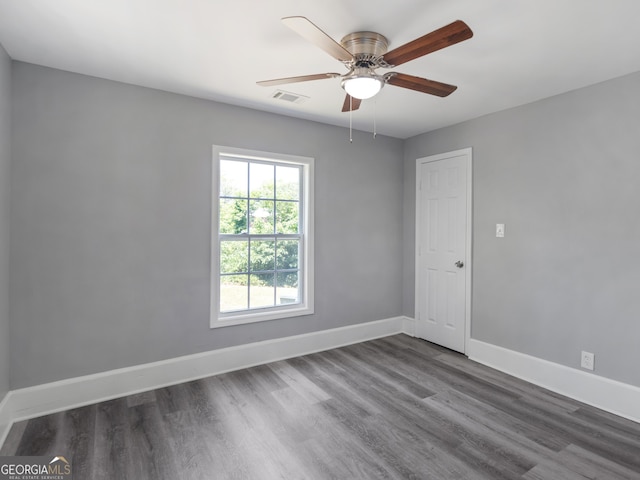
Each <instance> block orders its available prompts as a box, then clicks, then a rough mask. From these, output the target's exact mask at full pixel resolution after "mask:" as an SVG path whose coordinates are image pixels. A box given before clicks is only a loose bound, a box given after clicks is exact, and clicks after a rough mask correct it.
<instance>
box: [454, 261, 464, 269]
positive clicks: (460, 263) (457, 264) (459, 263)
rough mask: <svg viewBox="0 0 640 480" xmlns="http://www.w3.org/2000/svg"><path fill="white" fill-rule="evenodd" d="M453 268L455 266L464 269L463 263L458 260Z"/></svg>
mask: <svg viewBox="0 0 640 480" xmlns="http://www.w3.org/2000/svg"><path fill="white" fill-rule="evenodd" d="M455 266H456V267H458V268H462V267H464V263H463V262H462V261H461V260H458V261H457V262H456V263H455Z"/></svg>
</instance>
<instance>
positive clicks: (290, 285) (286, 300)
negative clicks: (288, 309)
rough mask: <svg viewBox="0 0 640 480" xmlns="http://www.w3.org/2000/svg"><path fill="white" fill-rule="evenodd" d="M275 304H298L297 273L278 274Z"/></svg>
mask: <svg viewBox="0 0 640 480" xmlns="http://www.w3.org/2000/svg"><path fill="white" fill-rule="evenodd" d="M276 275H277V287H276V302H277V303H278V305H287V304H291V303H300V297H299V290H298V272H278V273H277V274H276Z"/></svg>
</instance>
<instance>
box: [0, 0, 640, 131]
mask: <svg viewBox="0 0 640 480" xmlns="http://www.w3.org/2000/svg"><path fill="white" fill-rule="evenodd" d="M292 15H302V16H306V17H307V18H309V19H310V20H311V21H312V22H314V23H315V24H316V25H318V26H319V27H320V28H322V29H323V30H324V31H325V32H326V33H327V34H329V35H330V36H331V37H333V38H334V39H335V40H337V41H340V39H341V38H342V37H343V36H344V35H346V34H347V33H351V32H354V31H360V30H371V31H375V32H378V33H381V34H383V35H384V36H386V37H387V38H388V39H389V43H390V45H389V49H390V50H391V49H393V48H395V47H397V46H399V45H402V44H404V43H406V42H408V41H410V40H413V39H415V38H418V37H420V36H422V35H423V34H425V33H428V32H430V31H432V30H435V29H436V28H439V27H441V26H444V25H446V24H448V23H451V22H452V21H454V20H457V19H460V20H464V21H465V22H466V23H467V24H468V25H469V26H470V27H471V29H472V30H473V32H474V37H473V38H471V39H470V40H467V41H464V42H462V43H459V44H457V45H454V46H451V47H449V48H446V49H443V50H440V51H438V52H435V53H432V54H430V55H427V56H425V57H422V58H419V59H416V60H413V61H411V62H408V63H406V64H404V65H401V66H400V67H397V68H395V69H394V70H396V71H400V72H403V73H408V74H411V75H417V76H421V77H426V78H430V79H433V80H438V81H441V82H445V83H450V84H453V85H457V86H458V90H457V91H455V92H454V93H453V94H452V95H451V96H449V97H446V98H439V97H433V96H430V95H425V94H422V93H418V92H414V91H411V90H405V89H401V88H398V87H393V86H390V85H388V86H386V87H385V88H384V89H383V90H382V92H381V93H380V94H379V95H378V96H377V97H376V99H375V101H374V100H365V101H364V102H363V103H362V106H361V108H360V110H358V111H356V112H354V114H353V126H354V128H357V129H359V130H365V131H373V125H374V120H375V122H376V126H377V131H378V133H380V134H385V135H390V136H393V137H398V138H407V137H410V136H412V135H416V134H419V133H423V132H426V131H430V130H434V129H436V128H439V127H443V126H446V125H451V124H454V123H458V122H461V121H464V120H467V119H470V118H475V117H478V116H481V115H485V114H488V113H491V112H495V111H499V110H503V109H506V108H509V107H513V106H516V105H522V104H525V103H529V102H532V101H535V100H538V99H541V98H545V97H549V96H552V95H556V94H559V93H563V92H566V91H569V90H574V89H576V88H580V87H583V86H586V85H591V84H594V83H598V82H601V81H604V80H607V79H610V78H614V77H618V76H621V75H624V74H627V73H631V72H636V71H640V28H639V27H638V26H637V22H638V18H640V1H639V0H606V1H602V0H600V1H597V0H385V1H382V0H322V2H320V1H311V0H306V1H301V0H0V43H2V45H3V46H4V48H5V49H6V50H7V52H8V53H9V55H10V56H11V57H12V58H13V59H15V60H20V61H24V62H30V63H35V64H39V65H45V66H49V67H54V68H59V69H62V70H68V71H72V72H78V73H84V74H87V75H92V76H96V77H102V78H107V79H112V80H118V81H122V82H127V83H132V84H136V85H143V86H148V87H153V88H158V89H161V90H166V91H170V92H177V93H182V94H187V95H192V96H196V97H202V98H207V99H212V100H217V101H222V102H226V103H231V104H235V105H242V106H247V107H251V108H257V109H260V110H266V111H271V112H276V113H281V114H285V115H290V116H293V117H299V118H306V119H311V120H316V121H319V122H324V123H329V124H334V125H340V126H348V125H349V114H348V113H341V112H340V110H341V107H342V102H343V100H344V92H343V91H342V89H341V88H340V80H339V79H337V78H336V79H328V80H321V81H313V82H306V83H296V84H291V85H284V86H282V87H280V88H281V89H282V90H286V91H289V92H293V93H297V94H301V95H305V96H308V97H309V100H307V101H306V102H305V103H303V104H290V103H285V102H283V101H278V100H273V99H272V98H271V95H272V94H273V92H274V91H275V90H276V88H275V87H260V86H258V85H256V81H258V80H266V79H272V78H280V77H288V76H297V75H306V74H314V73H324V72H339V73H346V69H345V67H344V66H343V65H342V64H341V63H340V62H338V61H337V60H335V59H333V58H332V57H330V56H329V55H327V54H326V53H325V52H323V51H322V50H320V49H318V48H317V47H315V46H314V45H312V44H310V43H308V42H307V41H306V40H304V39H303V38H302V37H300V36H298V35H297V34H296V33H294V32H293V31H292V30H290V29H289V28H287V27H286V26H284V25H283V24H282V23H281V21H280V18H282V17H285V16H292Z"/></svg>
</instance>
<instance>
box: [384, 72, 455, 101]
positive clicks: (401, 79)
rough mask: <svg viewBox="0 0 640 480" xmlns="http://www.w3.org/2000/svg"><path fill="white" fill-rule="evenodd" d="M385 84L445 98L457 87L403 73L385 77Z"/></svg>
mask: <svg viewBox="0 0 640 480" xmlns="http://www.w3.org/2000/svg"><path fill="white" fill-rule="evenodd" d="M388 75H389V74H388ZM387 83H388V84H389V85H394V86H396V87H402V88H409V89H411V90H416V91H417V92H422V93H428V94H430V95H437V96H438V97H446V96H447V95H451V94H452V93H453V92H454V91H455V90H456V89H457V88H458V87H456V86H455V85H449V84H447V83H442V82H436V81H435V80H429V79H426V78H422V77H414V76H413V75H407V74H404V73H393V74H392V75H389V76H388V77H387Z"/></svg>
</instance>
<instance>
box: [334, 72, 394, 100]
mask: <svg viewBox="0 0 640 480" xmlns="http://www.w3.org/2000/svg"><path fill="white" fill-rule="evenodd" d="M362 70H365V69H362ZM383 85H384V79H383V78H382V77H380V76H378V75H376V74H375V73H372V72H370V71H368V70H365V71H362V72H353V73H352V74H350V75H348V76H346V77H345V78H344V79H343V80H342V88H344V90H345V92H347V93H348V94H349V95H351V96H352V97H353V98H358V99H360V100H366V99H367V98H371V97H373V96H375V95H377V94H378V92H379V91H380V90H381V89H382V86H383Z"/></svg>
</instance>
